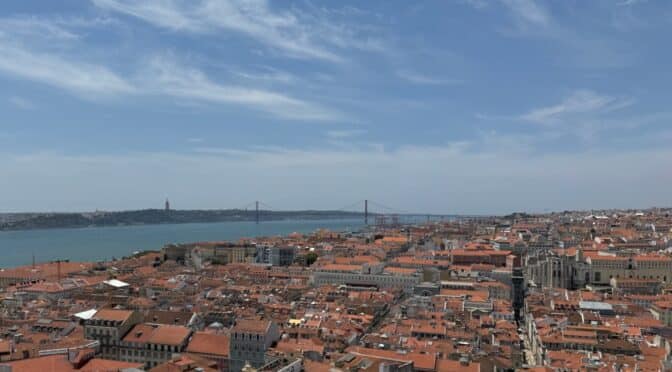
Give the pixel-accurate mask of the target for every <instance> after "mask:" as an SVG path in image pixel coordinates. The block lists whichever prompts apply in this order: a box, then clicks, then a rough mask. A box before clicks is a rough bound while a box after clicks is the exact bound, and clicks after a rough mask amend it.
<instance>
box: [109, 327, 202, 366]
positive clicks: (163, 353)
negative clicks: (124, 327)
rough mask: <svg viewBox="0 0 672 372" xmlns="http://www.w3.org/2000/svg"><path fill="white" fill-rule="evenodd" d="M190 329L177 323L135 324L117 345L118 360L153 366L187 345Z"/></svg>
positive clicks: (179, 351)
mask: <svg viewBox="0 0 672 372" xmlns="http://www.w3.org/2000/svg"><path fill="white" fill-rule="evenodd" d="M190 335H191V329H189V328H187V327H184V326H179V325H165V324H150V323H142V324H136V325H135V327H133V329H131V331H130V332H128V333H127V334H126V336H124V338H123V339H122V340H121V342H120V345H119V355H120V358H119V359H120V360H122V361H125V362H134V363H143V364H144V365H145V367H147V368H153V367H156V366H157V365H159V364H161V363H163V362H166V361H168V360H170V359H172V358H173V356H174V355H175V354H177V353H181V352H182V351H184V349H185V348H186V347H187V343H188V341H189V336H190Z"/></svg>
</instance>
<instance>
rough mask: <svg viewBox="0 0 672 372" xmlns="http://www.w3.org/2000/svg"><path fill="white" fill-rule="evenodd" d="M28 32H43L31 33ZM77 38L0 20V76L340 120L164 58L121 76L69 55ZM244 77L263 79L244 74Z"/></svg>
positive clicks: (77, 90)
mask: <svg viewBox="0 0 672 372" xmlns="http://www.w3.org/2000/svg"><path fill="white" fill-rule="evenodd" d="M80 23H81V22H80ZM80 23H77V24H80ZM12 26H16V29H12ZM31 27H35V28H36V30H38V31H39V30H44V32H34V30H31ZM49 38H58V39H59V40H60V41H63V42H65V43H66V46H67V47H65V48H55V49H54V48H50V47H49V46H48V39H49ZM77 39H78V36H77V35H76V34H75V33H72V32H71V31H70V29H69V28H68V27H65V26H62V25H61V24H60V23H58V22H55V21H53V20H49V19H41V18H12V19H9V20H8V19H0V74H4V75H6V76H9V77H11V78H19V79H26V80H31V81H34V82H37V83H41V84H46V85H50V86H52V87H55V88H58V89H63V90H66V91H68V92H70V93H72V94H74V95H76V96H78V97H80V98H83V99H86V100H92V99H93V100H96V99H109V98H119V97H125V96H129V95H133V96H138V95H144V96H147V95H162V96H170V97H177V98H183V99H188V100H192V101H200V102H206V103H215V104H230V105H240V106H245V107H247V108H248V109H250V110H254V111H261V112H266V113H270V114H272V115H274V116H276V117H279V118H282V119H295V120H313V121H325V120H336V119H338V118H339V117H340V116H339V115H340V114H338V113H337V112H335V111H333V110H330V109H327V108H325V107H322V106H321V105H319V104H317V103H313V102H308V101H305V100H302V99H299V98H295V97H292V96H290V95H287V94H283V93H277V92H273V91H270V90H265V89H259V88H254V87H252V88H249V87H246V86H244V85H235V84H231V83H218V82H215V81H213V80H212V79H211V78H210V77H208V76H207V75H206V74H205V73H203V72H202V71H200V70H198V69H195V68H192V67H187V66H184V65H182V64H180V63H177V62H176V61H175V60H173V59H171V58H170V57H169V56H161V57H156V58H152V59H151V60H150V63H149V64H148V66H147V67H144V68H140V67H137V66H129V68H128V70H129V71H130V72H126V73H125V74H120V73H118V72H115V71H113V70H112V69H111V68H109V67H107V66H105V65H104V64H102V63H99V62H90V61H85V60H83V58H82V54H81V53H77V55H76V56H73V55H72V53H71V52H70V53H68V51H69V49H73V50H75V49H76V48H73V46H77V45H79V43H77ZM69 42H72V44H68V43H69ZM52 49H54V50H52ZM270 73H273V74H276V75H274V76H272V77H271V76H270V75H269V76H266V78H268V79H271V78H280V75H279V74H280V73H279V72H277V71H271V72H270ZM287 76H289V75H287ZM245 78H247V79H253V78H258V79H261V78H262V77H260V76H254V75H249V74H248V75H246V76H245ZM13 103H14V104H15V105H16V106H17V107H18V106H22V107H24V108H26V107H28V103H27V102H24V103H21V102H19V101H17V100H16V99H15V102H13Z"/></svg>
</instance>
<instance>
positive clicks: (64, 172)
mask: <svg viewBox="0 0 672 372" xmlns="http://www.w3.org/2000/svg"><path fill="white" fill-rule="evenodd" d="M671 31H672V3H670V2H667V1H653V0H650V1H645V0H610V1H606V0H605V1H589V2H588V1H578V0H575V1H571V0H568V1H541V0H539V1H533V0H492V1H486V0H454V1H422V2H416V1H413V2H410V1H389V0H385V1H382V0H381V1H365V2H362V1H357V2H347V1H338V2H333V1H326V2H320V1H316V0H303V1H276V2H269V1H263V0H248V1H242V0H189V1H186V0H185V1H178V0H92V1H81V0H77V1H67V0H63V1H58V2H44V1H28V0H20V1H19V0H15V1H13V0H8V1H3V2H2V5H0V112H1V113H2V115H1V116H0V172H2V174H3V176H2V178H1V181H0V210H2V211H25V210H31V211H55V210H58V211H70V210H93V209H115V210H116V209H135V208H147V207H160V206H161V205H162V202H163V199H164V198H165V197H166V196H167V197H169V198H170V199H171V201H172V203H173V205H174V206H175V207H176V208H228V207H240V206H243V205H245V204H247V203H248V202H250V201H252V200H256V199H259V200H263V201H265V202H266V203H267V204H269V205H271V206H273V207H274V208H277V209H301V208H318V209H331V208H340V207H342V206H344V205H348V204H351V203H353V202H355V201H357V200H362V199H365V198H368V199H371V200H375V201H377V202H379V203H382V204H386V205H390V206H394V207H395V208H398V209H400V210H406V211H418V212H434V213H507V212H511V211H519V210H527V211H546V210H564V209H590V208H608V207H635V208H641V207H649V206H655V205H658V206H661V205H669V204H670V200H671V199H670V193H669V185H670V184H671V182H672V166H671V164H672V161H671V160H672V148H671V147H670V143H671V141H672V125H671V124H670V123H671V119H672V105H671V103H672V102H670V97H671V94H670V86H672V84H671V83H672V72H671V70H670V66H671V65H672V58H671V57H672V48H670V47H669V36H670V34H671Z"/></svg>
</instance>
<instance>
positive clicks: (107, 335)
mask: <svg viewBox="0 0 672 372" xmlns="http://www.w3.org/2000/svg"><path fill="white" fill-rule="evenodd" d="M141 320H142V315H141V314H140V313H139V312H137V311H132V310H114V309H101V310H98V311H97V312H96V314H95V315H94V316H93V317H91V319H88V320H87V321H86V322H85V323H84V337H86V338H87V339H90V340H97V341H99V342H100V352H101V357H102V358H105V359H117V360H119V357H120V350H119V348H120V345H121V340H122V338H123V337H124V335H126V333H128V331H129V330H130V329H131V328H132V327H133V326H135V325H136V324H138V323H139V322H140V321H141Z"/></svg>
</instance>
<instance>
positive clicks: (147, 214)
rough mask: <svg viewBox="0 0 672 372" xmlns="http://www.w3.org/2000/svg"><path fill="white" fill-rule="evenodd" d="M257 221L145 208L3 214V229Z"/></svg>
mask: <svg viewBox="0 0 672 372" xmlns="http://www.w3.org/2000/svg"><path fill="white" fill-rule="evenodd" d="M363 215H364V214H363V213H360V212H343V211H317V210H305V211H268V210H262V211H260V219H261V220H262V221H269V220H297V219H329V218H336V219H338V218H359V217H363ZM254 220H255V211H254V210H242V209H220V210H168V211H166V210H163V209H143V210H136V211H119V212H87V213H21V214H12V215H9V214H5V215H0V231H1V230H31V229H59V228H73V227H89V226H97V227H105V226H125V225H156V224H168V223H199V222H201V223H202V222H228V221H254Z"/></svg>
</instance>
